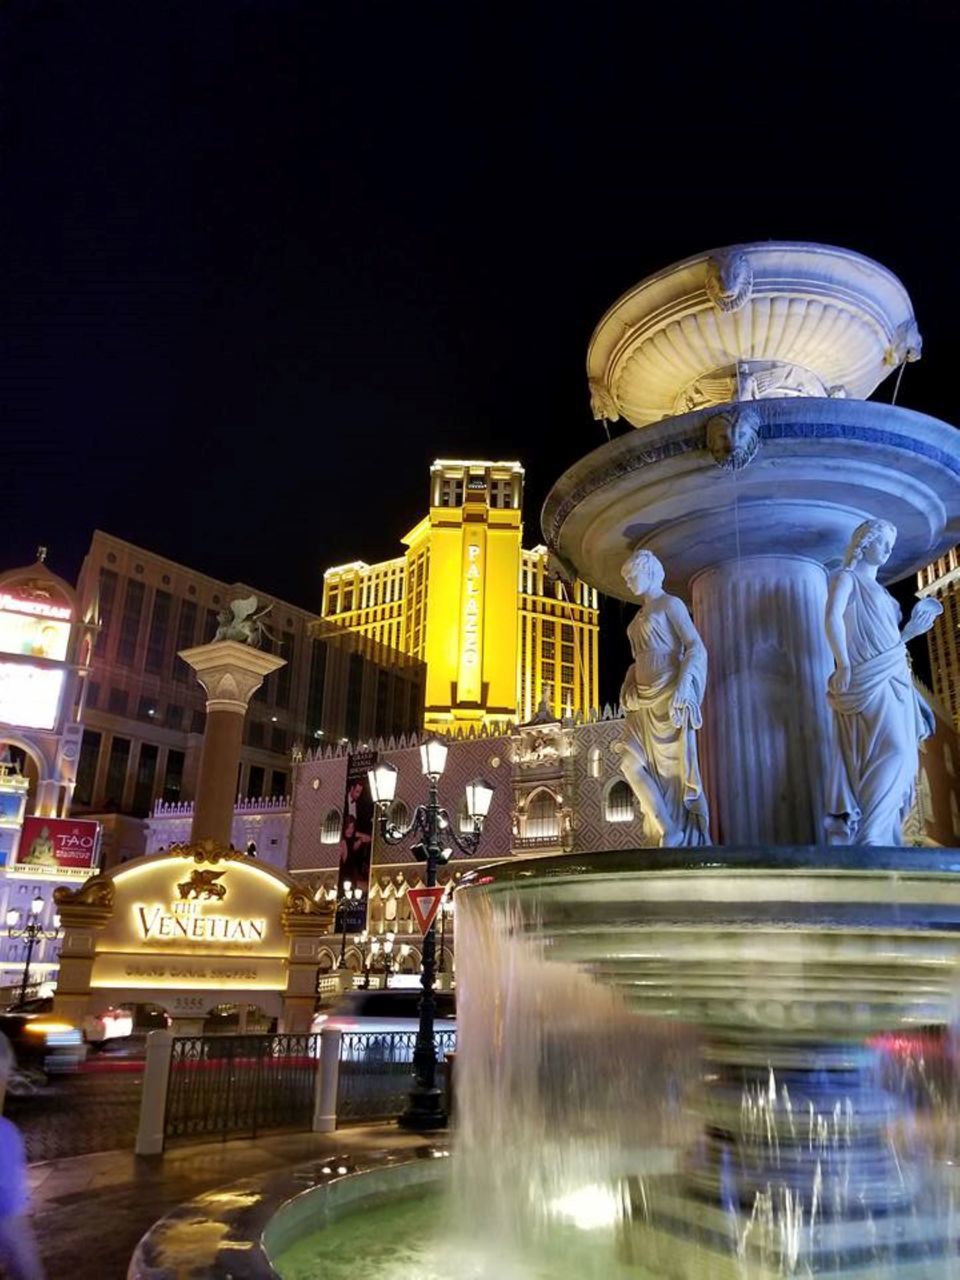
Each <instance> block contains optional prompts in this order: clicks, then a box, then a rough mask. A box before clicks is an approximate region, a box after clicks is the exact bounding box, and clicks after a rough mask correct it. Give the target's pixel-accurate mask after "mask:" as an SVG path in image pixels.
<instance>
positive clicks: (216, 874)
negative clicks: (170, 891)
mask: <svg viewBox="0 0 960 1280" xmlns="http://www.w3.org/2000/svg"><path fill="white" fill-rule="evenodd" d="M225 870H226V868H225V867H224V868H223V869H222V870H220V871H191V872H190V879H189V880H181V881H180V883H179V884H178V885H177V891H178V892H179V894H180V897H181V898H216V899H217V900H218V901H219V900H220V899H221V898H225V897H226V896H227V886H226V885H225V884H217V881H218V880H219V879H220V877H221V876H222V875H223V872H224V871H225Z"/></svg>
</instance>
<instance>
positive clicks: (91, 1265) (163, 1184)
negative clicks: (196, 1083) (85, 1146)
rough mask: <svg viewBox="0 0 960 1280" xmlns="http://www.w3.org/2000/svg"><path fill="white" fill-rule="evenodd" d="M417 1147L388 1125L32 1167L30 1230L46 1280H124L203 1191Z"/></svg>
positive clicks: (418, 1139)
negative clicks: (167, 1222)
mask: <svg viewBox="0 0 960 1280" xmlns="http://www.w3.org/2000/svg"><path fill="white" fill-rule="evenodd" d="M422 1142H423V1137H422V1135H419V1134H408V1133H405V1132H403V1131H402V1130H401V1129H398V1128H397V1126H396V1125H395V1124H391V1125H375V1126H365V1127H362V1128H350V1129H341V1130H339V1131H338V1132H336V1133H325V1134H319V1133H295V1134H280V1135H275V1136H273V1137H268V1138H256V1139H240V1140H237V1141H233V1142H216V1143H212V1142H211V1143H204V1144H203V1145H202V1146H189V1147H186V1146H184V1147H174V1148H173V1149H172V1150H170V1151H169V1152H168V1153H167V1154H166V1155H163V1156H135V1155H133V1153H132V1152H127V1151H106V1152H103V1153H101V1154H98V1155H89V1156H75V1157H73V1158H71V1159H64V1160H51V1161H47V1162H45V1163H42V1164H34V1165H31V1166H30V1185H31V1189H32V1193H33V1220H34V1226H35V1228H36V1231H37V1237H38V1239H39V1242H40V1252H41V1255H42V1257H43V1262H44V1266H45V1267H46V1271H47V1280H124V1277H125V1276H126V1273H127V1264H128V1262H129V1261H130V1256H131V1254H132V1253H133V1251H134V1249H135V1248H136V1245H137V1241H138V1240H139V1239H140V1237H141V1236H142V1235H143V1233H144V1232H145V1231H147V1230H148V1229H149V1228H150V1227H151V1226H152V1225H153V1223H154V1222H155V1221H156V1220H157V1218H162V1217H163V1216H164V1214H166V1213H168V1212H169V1211H170V1210H171V1209H173V1208H174V1207H175V1206H176V1205H178V1204H180V1203H181V1202H182V1201H184V1200H190V1199H192V1198H193V1197H194V1196H197V1195H199V1194H200V1193H201V1192H202V1191H209V1190H211V1189H212V1188H214V1187H218V1186H221V1185H222V1184H224V1183H227V1182H234V1181H236V1180H237V1179H239V1178H247V1177H251V1176H253V1175H255V1174H258V1173H269V1172H272V1171H274V1170H276V1169H282V1168H284V1167H285V1166H288V1165H292V1164H299V1163H301V1162H302V1161H307V1160H314V1159H318V1158H327V1157H331V1156H335V1155H337V1154H338V1153H340V1152H343V1153H344V1154H347V1153H359V1152H361V1151H384V1150H400V1149H402V1148H403V1147H408V1146H409V1147H414V1146H417V1145H419V1144H421V1143H422Z"/></svg>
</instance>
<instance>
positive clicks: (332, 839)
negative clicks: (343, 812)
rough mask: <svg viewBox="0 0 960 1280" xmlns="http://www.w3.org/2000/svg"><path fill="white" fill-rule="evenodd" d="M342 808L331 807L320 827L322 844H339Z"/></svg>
mask: <svg viewBox="0 0 960 1280" xmlns="http://www.w3.org/2000/svg"><path fill="white" fill-rule="evenodd" d="M340 827H341V821H340V810H339V809H331V810H330V811H329V812H328V813H327V816H326V817H325V818H324V820H323V826H322V827H321V828H320V843H321V844H337V843H339V840H340Z"/></svg>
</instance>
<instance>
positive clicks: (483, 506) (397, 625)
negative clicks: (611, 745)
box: [314, 460, 597, 730]
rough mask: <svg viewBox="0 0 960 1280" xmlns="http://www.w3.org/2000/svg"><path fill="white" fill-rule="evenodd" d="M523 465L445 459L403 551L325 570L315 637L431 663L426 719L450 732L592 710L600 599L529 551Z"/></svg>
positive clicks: (543, 555)
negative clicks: (524, 541)
mask: <svg viewBox="0 0 960 1280" xmlns="http://www.w3.org/2000/svg"><path fill="white" fill-rule="evenodd" d="M522 506H523V467H522V466H521V465H520V464H519V463H518V462H475V461H446V460H440V461H437V462H435V463H434V464H433V466H432V467H431V468H430V508H429V510H428V512H427V514H426V515H425V516H424V517H423V519H422V520H420V522H419V523H418V524H417V525H415V527H414V528H413V529H411V531H410V532H409V533H408V534H407V535H406V537H405V538H403V539H402V542H403V545H404V547H405V550H404V553H403V554H402V555H400V556H397V557H396V558H395V559H393V560H385V561H383V562H382V563H380V564H366V563H365V562H364V561H362V560H357V561H353V562H352V563H350V564H342V565H337V566H335V567H334V568H331V569H327V571H326V572H325V574H324V583H323V610H322V620H321V622H320V623H316V624H314V626H315V628H316V630H317V634H324V633H325V632H329V631H330V630H331V629H334V628H335V629H338V630H346V631H356V632H359V633H361V634H363V635H367V636H370V637H372V638H373V639H375V640H378V641H380V642H381V643H383V644H386V645H389V646H390V647H391V648H393V649H396V650H399V651H400V652H402V653H406V654H409V655H410V656H411V657H414V658H418V659H420V660H421V661H423V662H424V663H426V667H427V686H426V699H425V713H424V720H425V725H426V727H427V728H432V729H437V730H449V729H451V728H454V727H457V726H463V727H468V726H479V725H481V724H484V723H487V724H491V723H507V722H515V721H518V720H520V721H523V720H529V719H530V717H531V716H532V715H533V713H534V711H535V710H536V708H537V706H538V705H539V704H540V702H541V699H542V698H544V697H546V699H547V703H548V705H549V706H550V708H551V710H552V712H553V714H554V715H555V716H556V717H557V718H558V719H560V718H562V717H563V716H568V715H573V714H575V713H576V712H578V711H579V712H583V711H587V710H589V709H590V708H592V707H595V706H596V705H597V593H596V591H595V590H593V588H592V587H588V586H587V585H586V583H584V582H581V581H579V580H574V581H572V582H571V581H569V580H565V579H564V577H563V576H562V575H560V574H559V573H557V572H555V566H554V564H553V562H552V559H551V557H550V556H549V554H548V552H547V548H546V547H543V546H537V547H534V548H533V549H532V550H529V551H525V550H524V549H523V547H522V546H521V538H522V533H523V524H522V514H521V513H522Z"/></svg>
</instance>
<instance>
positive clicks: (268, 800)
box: [151, 796, 293, 818]
mask: <svg viewBox="0 0 960 1280" xmlns="http://www.w3.org/2000/svg"><path fill="white" fill-rule="evenodd" d="M292 806H293V798H292V797H291V796H247V797H246V798H244V799H238V800H237V802H236V804H235V805H234V807H233V811H234V813H283V812H284V811H286V810H289V809H290V808H291V807H292ZM192 816H193V801H192V800H184V801H182V802H175V803H173V804H165V803H164V802H163V801H162V800H158V801H157V802H156V804H155V805H154V806H153V813H152V814H151V817H153V818H189V817H192Z"/></svg>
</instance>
